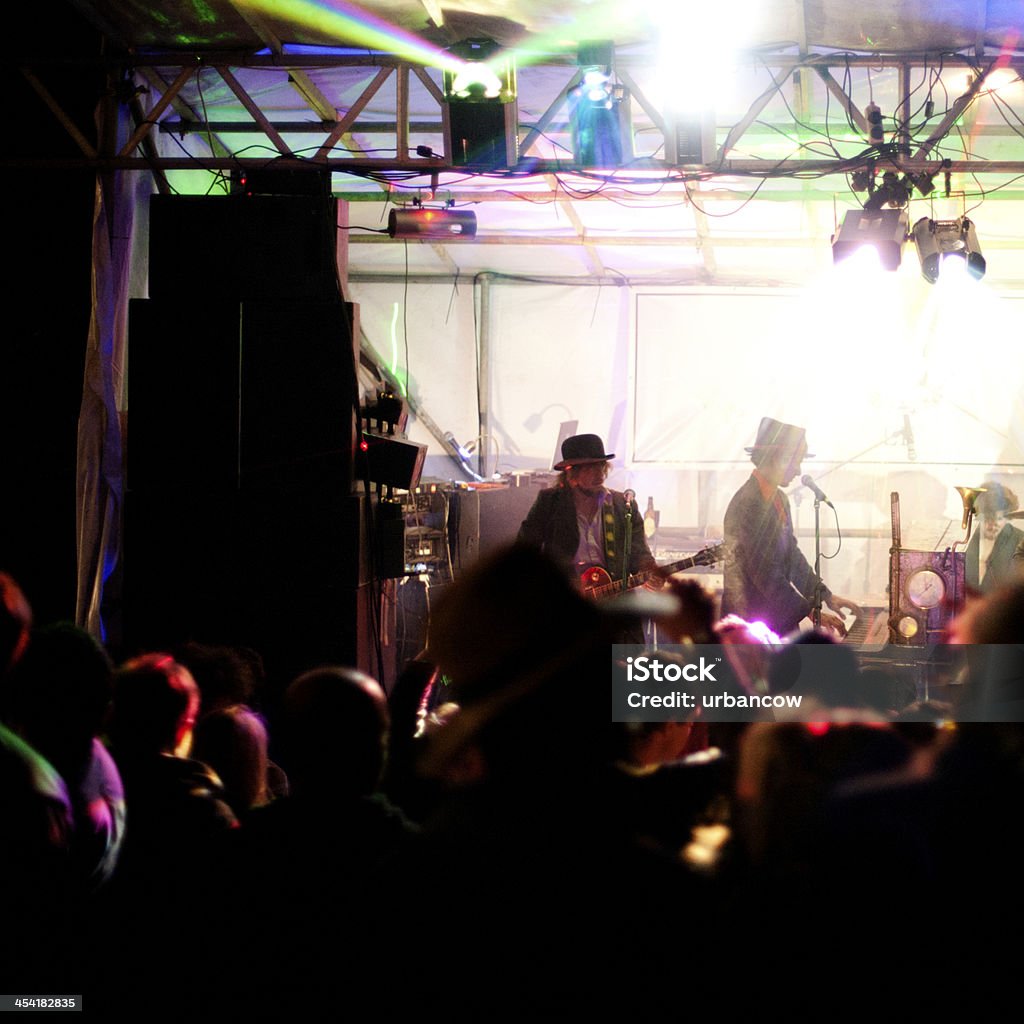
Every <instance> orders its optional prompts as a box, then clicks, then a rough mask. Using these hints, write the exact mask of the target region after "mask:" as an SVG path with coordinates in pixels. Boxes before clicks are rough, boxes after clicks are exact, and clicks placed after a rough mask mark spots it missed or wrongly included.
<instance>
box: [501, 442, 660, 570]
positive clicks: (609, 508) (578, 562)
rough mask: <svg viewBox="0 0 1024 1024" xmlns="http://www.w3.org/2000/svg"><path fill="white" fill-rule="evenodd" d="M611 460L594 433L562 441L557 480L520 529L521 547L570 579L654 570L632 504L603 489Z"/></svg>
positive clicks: (639, 520)
mask: <svg viewBox="0 0 1024 1024" xmlns="http://www.w3.org/2000/svg"><path fill="white" fill-rule="evenodd" d="M613 458H615V453H614V452H612V453H610V454H606V453H605V450H604V442H603V441H602V440H601V438H600V437H598V436H597V434H575V435H574V436H572V437H567V438H566V439H565V440H564V441H563V442H562V460H561V462H557V463H556V464H555V466H554V467H553V468H554V469H556V470H559V471H560V472H561V476H559V478H558V481H557V483H556V484H555V486H554V487H548V488H545V489H544V490H542V491H541V492H540V493H539V494H538V495H537V499H536V501H534V503H533V507H532V508H531V509H530V511H529V513H527V516H526V519H525V520H524V522H523V524H522V526H521V527H520V529H519V541H520V542H522V543H525V544H529V545H531V546H533V547H538V548H540V549H541V550H542V551H544V552H545V553H546V554H548V555H549V556H550V557H551V558H553V559H554V560H555V561H556V562H557V563H558V564H559V565H561V566H562V568H563V569H564V570H565V572H566V573H567V574H569V575H570V576H571V578H572V579H574V580H579V579H580V578H581V574H582V573H583V572H584V571H585V570H586V569H588V568H591V567H595V566H597V567H601V568H603V569H605V570H606V571H607V572H608V575H609V576H610V577H611V578H612V579H613V580H621V579H623V572H624V571H625V572H626V574H627V577H628V575H629V574H633V573H637V572H646V571H649V570H652V569H654V568H656V563H655V561H654V556H653V555H652V554H651V550H650V548H649V547H648V546H647V539H646V537H645V536H644V522H643V518H642V517H641V515H640V509H639V507H638V506H637V504H636V502H635V501H633V500H629V501H627V499H626V497H625V495H623V494H622V493H621V492H620V491H613V490H610V489H609V488H607V487H605V484H604V482H605V479H606V478H607V476H608V470H609V460H611V459H613ZM627 537H628V541H627Z"/></svg>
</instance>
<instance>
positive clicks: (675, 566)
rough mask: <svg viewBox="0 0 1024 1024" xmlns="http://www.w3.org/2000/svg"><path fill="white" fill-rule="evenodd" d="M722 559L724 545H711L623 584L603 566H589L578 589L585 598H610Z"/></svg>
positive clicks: (647, 571)
mask: <svg viewBox="0 0 1024 1024" xmlns="http://www.w3.org/2000/svg"><path fill="white" fill-rule="evenodd" d="M723 558H725V545H724V544H712V545H711V546H710V547H706V548H702V549H701V550H700V551H698V552H697V553H696V554H695V555H690V557H689V558H681V559H680V560H679V561H678V562H669V563H668V564H667V565H659V566H658V567H657V568H655V569H647V570H645V571H644V572H638V573H634V574H633V575H631V576H630V577H629V579H628V580H626V581H625V583H623V581H622V580H613V579H612V578H611V576H610V575H609V573H608V570H607V569H606V568H605V567H604V566H603V565H591V566H588V567H587V568H586V569H584V570H583V572H582V573H580V587H581V588H582V589H583V593H584V594H586V596H587V597H593V598H598V599H599V598H602V597H611V595H612V594H621V593H622V592H623V591H624V590H633V589H635V588H636V587H642V586H643V585H644V584H645V583H646V582H647V581H648V580H649V579H651V577H653V576H671V575H672V573H674V572H682V571H683V570H684V569H692V568H693V567H694V566H695V565H714V564H715V562H720V561H721V560H722V559H723Z"/></svg>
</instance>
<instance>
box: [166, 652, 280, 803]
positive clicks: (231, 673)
mask: <svg viewBox="0 0 1024 1024" xmlns="http://www.w3.org/2000/svg"><path fill="white" fill-rule="evenodd" d="M178 660H179V661H180V662H181V663H182V664H184V665H185V666H186V667H187V668H188V669H189V671H190V672H191V673H192V677H193V678H194V679H195V681H196V685H197V686H198V687H199V692H200V707H199V715H198V717H197V719H196V724H195V728H194V730H193V744H192V754H193V756H194V757H195V758H196V760H198V761H201V762H202V763H203V764H205V765H208V766H209V767H210V768H212V769H213V771H214V772H215V773H216V775H217V777H218V778H219V779H220V781H221V784H222V785H223V787H224V798H225V800H227V802H228V803H229V804H230V805H231V809H232V810H233V811H234V813H235V815H236V817H238V818H239V819H241V818H243V817H244V816H245V815H246V814H248V812H249V811H250V810H252V809H253V808H255V807H262V806H263V805H264V804H266V803H269V802H270V801H271V800H272V799H273V798H274V797H275V796H277V795H280V794H282V793H283V792H286V791H287V780H286V779H285V776H284V773H283V772H282V771H281V769H280V768H279V767H278V766H277V764H276V763H274V762H272V761H271V759H270V756H269V745H270V739H269V735H268V731H267V726H266V723H265V721H264V719H263V717H262V716H261V715H259V714H257V712H256V711H255V710H254V709H253V708H252V706H251V702H252V701H253V699H254V696H255V691H256V687H257V681H256V679H255V678H254V676H255V672H256V668H255V666H254V665H253V662H252V659H251V658H248V659H247V658H245V657H243V654H242V652H241V651H239V650H237V649H235V648H232V647H218V646H211V645H204V644H197V643H191V644H188V645H186V646H185V647H184V648H183V649H182V650H181V651H180V652H179V653H178Z"/></svg>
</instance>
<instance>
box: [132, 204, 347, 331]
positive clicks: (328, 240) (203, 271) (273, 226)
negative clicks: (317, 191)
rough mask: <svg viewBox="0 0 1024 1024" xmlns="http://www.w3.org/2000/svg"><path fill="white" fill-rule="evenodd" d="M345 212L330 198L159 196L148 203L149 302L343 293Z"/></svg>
mask: <svg viewBox="0 0 1024 1024" xmlns="http://www.w3.org/2000/svg"><path fill="white" fill-rule="evenodd" d="M338 236H339V231H338V207H337V201H336V200H334V199H332V198H329V197H327V196H322V195H321V196H294V195H287V196H282V195H272V196H271V195H254V196H247V195H240V196H173V195H168V196H160V195H155V196H152V197H151V199H150V204H149V296H150V298H152V299H167V300H174V301H176V302H177V303H178V306H179V323H181V322H183V318H184V317H185V315H186V310H187V309H189V308H193V307H194V304H195V301H196V296H203V295H210V296H214V297H217V298H231V299H265V298H269V297H277V298H282V299H324V298H330V297H332V296H334V297H337V296H339V295H340V291H339V287H338V271H337V253H338V245H339V241H338Z"/></svg>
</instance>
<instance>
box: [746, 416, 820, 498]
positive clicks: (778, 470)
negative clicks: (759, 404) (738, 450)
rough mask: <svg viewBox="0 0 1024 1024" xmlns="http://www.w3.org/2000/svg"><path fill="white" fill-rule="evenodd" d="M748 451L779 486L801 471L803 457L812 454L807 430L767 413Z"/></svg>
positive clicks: (754, 461)
mask: <svg viewBox="0 0 1024 1024" xmlns="http://www.w3.org/2000/svg"><path fill="white" fill-rule="evenodd" d="M747 453H748V454H749V455H750V461H751V462H753V464H754V465H755V466H756V467H757V468H758V470H759V471H760V472H761V474H762V475H763V476H764V477H766V478H767V479H768V480H769V481H770V482H772V483H774V484H775V485H776V486H779V487H786V486H788V485H789V484H791V483H792V482H793V481H794V480H795V479H796V478H797V477H798V476H799V475H800V468H801V463H802V462H803V460H804V459H806V458H809V457H810V452H808V450H807V432H806V431H805V430H804V428H803V427H795V426H793V424H791V423H782V422H780V421H779V420H776V419H772V418H771V417H770V416H765V417H764V418H763V419H762V420H761V423H760V425H759V426H758V428H757V438H756V439H755V441H754V443H753V445H752V446H751V447H749V448H747Z"/></svg>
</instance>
